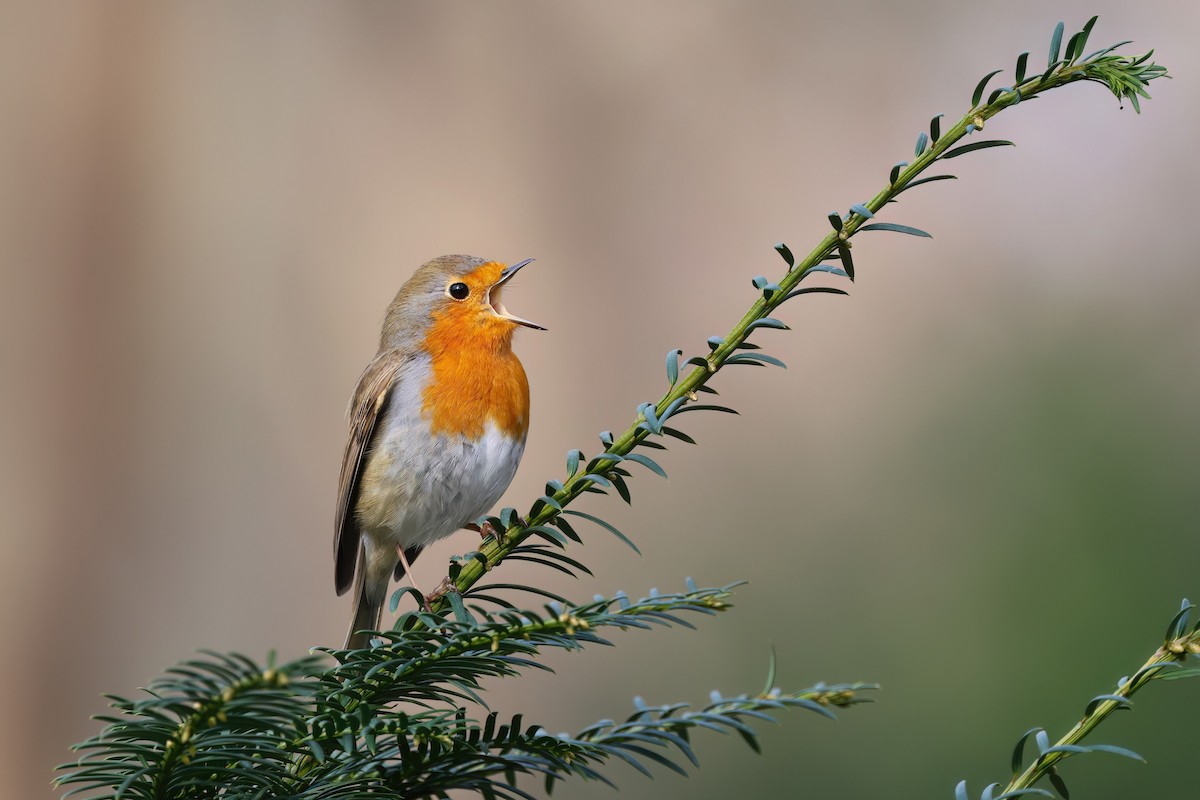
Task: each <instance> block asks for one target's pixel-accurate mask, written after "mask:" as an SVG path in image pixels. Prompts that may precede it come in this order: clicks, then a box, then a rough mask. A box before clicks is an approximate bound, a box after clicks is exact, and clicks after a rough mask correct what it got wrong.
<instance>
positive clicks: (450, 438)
mask: <svg viewBox="0 0 1200 800" xmlns="http://www.w3.org/2000/svg"><path fill="white" fill-rule="evenodd" d="M532 260H533V259H527V260H525V261H522V262H520V263H518V264H513V265H512V266H511V267H506V266H505V265H503V264H501V263H499V262H496V261H486V260H484V259H482V258H476V257H473V256H463V255H450V256H441V257H439V258H435V259H433V260H432V261H429V262H428V263H426V264H424V265H422V266H421V268H420V269H418V270H417V271H416V272H415V273H414V274H413V276H412V277H411V278H409V280H408V282H407V283H405V284H404V286H403V287H401V289H400V291H399V293H397V295H396V299H394V300H393V301H392V303H391V305H389V306H388V309H387V313H386V315H385V317H384V320H383V332H382V334H381V336H380V339H379V352H378V353H377V354H376V355H375V358H374V360H372V361H371V363H370V364H369V365H368V366H367V368H366V370H364V371H363V374H362V376H361V377H360V378H359V379H358V386H357V388H356V389H355V390H354V397H353V398H352V400H351V401H350V439H349V441H348V442H347V443H346V452H345V454H344V456H343V457H342V471H341V479H340V482H339V488H338V503H337V515H336V519H335V532H334V543H333V549H334V556H335V559H336V567H335V585H336V588H337V593H338V594H339V595H340V594H345V592H346V590H347V589H349V588H350V586H351V584H353V585H354V595H355V600H354V617H353V620H352V621H351V623H350V633H349V635H348V636H347V639H346V647H347V648H363V647H367V646H369V644H370V638H369V635H368V634H365V633H362V631H368V630H378V629H379V622H380V619H381V616H382V613H383V604H384V600H385V598H386V597H387V590H388V585H389V583H390V581H391V580H392V578H393V576H394V577H395V579H396V580H399V579H400V578H401V577H403V576H404V575H405V574H406V573H409V582H410V583H411V582H412V575H411V569H412V562H413V561H415V560H416V558H417V556H418V555H420V554H421V551H422V550H423V549H424V548H425V547H427V546H429V545H430V544H432V543H433V542H435V541H437V540H438V539H441V538H443V537H445V536H448V535H450V534H451V533H453V532H454V531H456V530H458V529H460V528H465V527H473V523H474V520H476V519H478V518H479V517H480V516H481V515H483V514H486V513H487V512H488V511H489V510H490V509H491V507H492V506H493V505H494V504H495V503H496V501H497V500H499V499H500V496H501V495H502V494H503V493H504V490H505V489H507V488H508V485H509V483H510V482H511V481H512V479H513V475H514V474H515V473H516V471H517V464H518V463H519V462H520V460H521V454H522V453H523V452H524V450H525V435H526V433H527V432H528V430H529V382H528V381H527V380H526V378H525V370H524V368H522V366H521V362H520V361H519V360H518V359H517V357H516V355H515V354H514V353H513V351H512V339H513V333H514V332H515V331H516V329H517V327H519V326H525V327H527V328H535V329H537V330H545V329H544V328H542V327H541V326H540V325H535V324H534V323H532V322H530V321H528V320H524V319H521V318H520V317H516V316H513V315H512V314H510V313H509V312H508V310H507V309H506V308H505V307H504V304H503V303H502V302H501V301H500V295H501V291H502V289H503V287H504V285H505V284H506V283H507V282H508V281H509V280H510V279H511V278H512V277H513V276H514V275H516V274H517V272H518V271H519V270H520V269H521V268H522V267H524V266H526V265H527V264H529V263H530V262H531V261H532ZM422 594H423V593H422Z"/></svg>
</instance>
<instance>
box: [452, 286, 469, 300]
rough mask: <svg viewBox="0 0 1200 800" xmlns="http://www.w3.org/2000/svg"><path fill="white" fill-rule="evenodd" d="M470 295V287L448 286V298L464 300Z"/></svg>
mask: <svg viewBox="0 0 1200 800" xmlns="http://www.w3.org/2000/svg"><path fill="white" fill-rule="evenodd" d="M470 293H471V287H470V286H467V285H466V284H465V283H452V284H450V296H451V297H453V298H454V299H455V300H466V299H467V295H469V294H470Z"/></svg>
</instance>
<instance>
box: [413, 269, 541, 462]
mask: <svg viewBox="0 0 1200 800" xmlns="http://www.w3.org/2000/svg"><path fill="white" fill-rule="evenodd" d="M503 271H504V265H503V264H499V263H497V262H495V261H489V262H488V263H486V264H483V265H482V266H480V267H477V268H476V269H475V270H473V271H471V272H470V273H468V274H467V275H463V276H461V277H459V278H457V279H453V280H451V281H449V283H453V282H454V281H459V282H462V283H465V284H466V285H467V286H468V287H469V289H470V294H469V295H468V296H467V297H466V298H465V299H463V300H454V299H451V298H450V297H449V296H447V298H446V302H445V304H443V305H442V306H441V307H440V308H438V309H437V310H435V311H434V312H433V314H432V315H431V317H432V322H431V324H430V326H429V331H428V333H427V334H426V336H425V339H424V341H423V342H422V345H423V347H424V349H425V351H426V352H427V353H429V355H430V357H431V359H432V362H433V375H432V377H431V379H430V382H429V385H428V386H427V387H425V391H424V396H423V404H422V410H423V411H424V412H425V413H426V414H427V415H428V416H429V418H430V428H431V431H432V432H433V433H434V434H449V435H461V436H465V437H467V438H469V439H477V438H479V437H481V436H482V435H483V431H484V428H485V427H486V423H487V422H488V421H491V422H493V423H494V424H495V425H496V427H497V428H498V429H499V430H501V431H502V432H504V433H505V434H506V435H508V436H510V437H512V438H524V436H525V432H526V431H527V430H528V429H529V382H528V381H527V380H526V378H525V370H524V369H523V368H522V367H521V362H520V361H518V360H517V357H516V355H514V354H513V352H512V336H513V330H514V329H515V328H516V324H515V323H513V322H510V321H509V320H506V319H503V318H501V317H499V316H497V315H496V313H495V312H494V311H493V310H492V308H491V306H490V304H489V301H488V296H487V293H488V290H489V289H491V287H492V286H494V285H495V283H496V281H498V280H499V279H500V273H501V272H503Z"/></svg>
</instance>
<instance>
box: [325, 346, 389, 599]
mask: <svg viewBox="0 0 1200 800" xmlns="http://www.w3.org/2000/svg"><path fill="white" fill-rule="evenodd" d="M404 362H405V358H404V357H403V356H402V355H401V354H400V353H397V352H396V351H395V350H387V351H384V352H382V353H380V354H379V355H377V356H375V360H373V361H372V362H371V363H370V364H369V365H368V366H367V368H366V369H365V370H364V371H363V374H362V376H361V377H360V378H359V379H358V386H357V387H355V389H354V399H353V400H352V401H351V404H350V439H349V441H347V442H346V452H345V453H344V454H343V455H342V474H341V477H340V479H339V480H338V501H337V514H336V516H335V517H334V522H333V525H334V533H333V554H334V558H335V560H336V562H335V563H336V566H335V567H334V586H335V587H336V588H337V593H338V594H345V592H346V590H347V589H349V588H350V584H351V583H353V582H354V565H355V562H356V561H357V560H358V537H359V533H358V525H357V523H356V522H355V519H354V506H355V505H356V504H357V500H358V477H359V474H360V473H361V472H362V465H363V459H364V457H365V456H366V452H367V447H368V446H369V445H370V442H371V434H372V433H373V432H374V430H375V421H376V420H377V419H378V418H379V413H380V411H382V410H383V407H384V405H385V404H386V403H387V400H388V396H389V395H390V394H391V391H392V387H393V386H394V385H395V383H396V378H397V376H398V374H399V372H400V368H401V367H402V366H403V365H404Z"/></svg>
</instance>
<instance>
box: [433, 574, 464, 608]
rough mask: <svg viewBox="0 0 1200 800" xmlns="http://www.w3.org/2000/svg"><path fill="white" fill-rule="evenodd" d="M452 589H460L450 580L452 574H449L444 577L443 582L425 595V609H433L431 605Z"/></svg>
mask: <svg viewBox="0 0 1200 800" xmlns="http://www.w3.org/2000/svg"><path fill="white" fill-rule="evenodd" d="M451 591H455V592H456V591H458V587H457V586H455V585H454V581H452V580H450V576H449V575H447V576H446V577H444V578H442V582H441V583H439V584H438V585H437V588H436V589H434V590H433V591H432V592H430V593H429V594H427V595H425V610H426V611H433V609H432V608H431V607H430V606H432V605H433V604H434V603H436V602H437V601H438V600H441V599H442V598H443V597H445V596H446V593H447V592H451Z"/></svg>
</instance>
